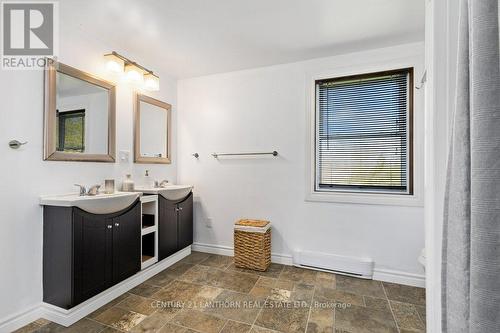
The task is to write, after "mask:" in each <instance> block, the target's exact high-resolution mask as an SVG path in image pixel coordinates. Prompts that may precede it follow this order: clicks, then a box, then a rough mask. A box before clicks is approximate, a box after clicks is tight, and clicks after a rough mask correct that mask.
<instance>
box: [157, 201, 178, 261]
mask: <svg viewBox="0 0 500 333" xmlns="http://www.w3.org/2000/svg"><path fill="white" fill-rule="evenodd" d="M158 202H159V214H158V215H159V219H158V259H159V260H163V259H165V258H166V257H168V256H170V255H172V254H174V253H175V252H177V248H178V245H177V244H178V243H177V205H176V203H175V202H172V201H169V200H167V199H165V198H164V197H162V196H159V197H158Z"/></svg>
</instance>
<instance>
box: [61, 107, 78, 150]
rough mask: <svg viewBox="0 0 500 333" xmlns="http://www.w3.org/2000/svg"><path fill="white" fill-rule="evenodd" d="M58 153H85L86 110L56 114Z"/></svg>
mask: <svg viewBox="0 0 500 333" xmlns="http://www.w3.org/2000/svg"><path fill="white" fill-rule="evenodd" d="M56 117H57V125H56V137H57V147H56V150H57V151H65V152H75V153H83V152H84V151H85V110H83V109H82V110H75V111H65V112H59V111H57V112H56Z"/></svg>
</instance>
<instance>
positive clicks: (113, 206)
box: [40, 192, 141, 214]
mask: <svg viewBox="0 0 500 333" xmlns="http://www.w3.org/2000/svg"><path fill="white" fill-rule="evenodd" d="M140 196H141V193H140V192H116V193H113V194H104V193H103V194H101V193H100V194H98V195H95V196H79V195H78V194H63V195H54V196H43V197H40V205H43V206H59V207H78V208H80V209H82V210H84V211H86V212H89V213H92V214H110V213H116V212H119V211H120V210H122V209H125V208H127V207H129V206H130V205H131V204H133V203H134V201H135V200H137V198H138V197H140Z"/></svg>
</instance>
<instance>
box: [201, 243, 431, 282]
mask: <svg viewBox="0 0 500 333" xmlns="http://www.w3.org/2000/svg"><path fill="white" fill-rule="evenodd" d="M192 249H193V251H199V252H205V253H212V254H220V255H224V256H231V257H232V256H234V250H233V248H232V247H230V246H223V245H214V244H205V243H194V244H193V245H192ZM271 261H272V262H275V263H278V264H283V265H288V266H292V265H293V257H292V256H291V255H286V254H278V253H272V254H271ZM373 279H374V280H379V281H384V282H392V283H399V284H404V285H407V286H414V287H422V288H425V275H420V274H413V273H406V272H402V271H396V270H389V269H381V268H376V267H375V269H374V271H373Z"/></svg>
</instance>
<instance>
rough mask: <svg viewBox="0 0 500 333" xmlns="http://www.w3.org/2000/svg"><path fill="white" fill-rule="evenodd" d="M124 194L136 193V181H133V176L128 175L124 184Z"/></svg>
mask: <svg viewBox="0 0 500 333" xmlns="http://www.w3.org/2000/svg"><path fill="white" fill-rule="evenodd" d="M122 191H123V192H133V191H134V181H133V180H132V175H131V174H127V175H126V176H125V179H124V180H123V183H122Z"/></svg>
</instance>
